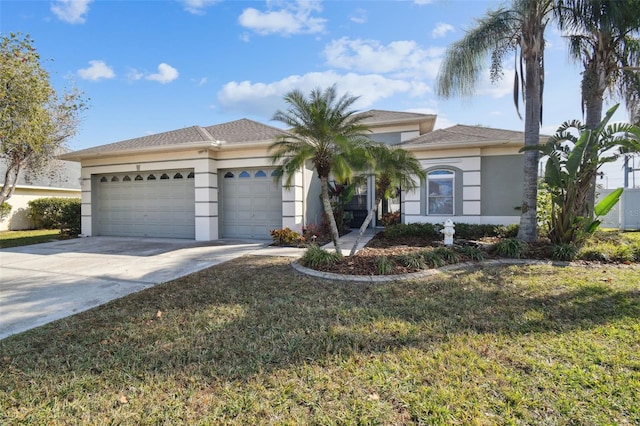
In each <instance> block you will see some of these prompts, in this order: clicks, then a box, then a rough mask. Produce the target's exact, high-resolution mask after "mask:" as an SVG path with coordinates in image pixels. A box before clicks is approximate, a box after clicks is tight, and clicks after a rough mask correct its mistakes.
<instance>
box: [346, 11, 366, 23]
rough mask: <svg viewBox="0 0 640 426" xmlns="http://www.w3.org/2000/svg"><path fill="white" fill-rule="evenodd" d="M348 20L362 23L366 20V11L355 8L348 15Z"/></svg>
mask: <svg viewBox="0 0 640 426" xmlns="http://www.w3.org/2000/svg"><path fill="white" fill-rule="evenodd" d="M349 20H350V21H351V22H355V23H356V24H364V23H366V22H367V11H366V10H364V9H356V10H355V11H354V12H353V13H352V14H351V16H350V17H349Z"/></svg>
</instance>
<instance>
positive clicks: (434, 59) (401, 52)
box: [323, 37, 445, 78]
mask: <svg viewBox="0 0 640 426" xmlns="http://www.w3.org/2000/svg"><path fill="white" fill-rule="evenodd" d="M444 51H445V49H443V48H429V49H423V48H422V47H420V46H419V45H418V44H417V43H416V42H415V41H409V40H400V41H393V42H391V43H389V44H387V45H383V44H381V43H380V42H378V41H376V40H360V39H349V38H347V37H343V38H341V39H338V40H333V41H332V42H331V43H329V44H328V45H327V46H326V47H325V49H324V52H323V53H324V55H325V57H326V58H327V64H328V65H330V66H332V67H337V68H342V69H347V70H354V71H359V72H367V73H368V72H372V73H392V74H393V75H394V77H398V78H407V77H414V78H435V76H436V75H437V73H438V68H439V67H440V61H441V57H442V55H443V54H444Z"/></svg>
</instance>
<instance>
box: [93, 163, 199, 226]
mask: <svg viewBox="0 0 640 426" xmlns="http://www.w3.org/2000/svg"><path fill="white" fill-rule="evenodd" d="M189 176H191V177H189ZM154 177H155V179H153V178H154ZM161 177H162V179H161ZM136 178H138V180H136ZM193 182H194V179H193V173H192V171H191V170H173V171H157V172H145V173H120V174H109V175H100V176H98V177H97V185H98V213H97V214H98V219H97V221H98V233H99V235H113V236H132V237H161V238H195V189H194V183H193Z"/></svg>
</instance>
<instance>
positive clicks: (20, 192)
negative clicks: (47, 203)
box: [0, 159, 80, 231]
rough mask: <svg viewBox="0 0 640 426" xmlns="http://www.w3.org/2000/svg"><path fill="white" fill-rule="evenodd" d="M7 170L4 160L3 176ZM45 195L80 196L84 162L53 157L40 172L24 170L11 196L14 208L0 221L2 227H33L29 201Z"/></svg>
mask: <svg viewBox="0 0 640 426" xmlns="http://www.w3.org/2000/svg"><path fill="white" fill-rule="evenodd" d="M6 170H7V168H6V164H5V163H4V162H2V161H0V178H3V179H4V176H5V173H6ZM3 183H4V182H2V183H0V185H2V184H3ZM45 197H65V198H80V165H79V164H78V163H76V162H73V161H61V160H56V159H53V160H51V161H50V162H49V164H48V165H47V166H46V167H45V168H44V170H42V171H40V172H38V173H32V172H30V171H29V170H28V169H27V170H25V171H23V172H22V173H21V175H20V177H19V179H18V184H17V185H16V189H15V192H14V193H13V196H11V198H9V199H8V200H7V203H9V204H10V205H11V212H10V213H9V215H8V216H7V217H6V218H5V219H4V220H2V221H0V231H6V230H11V231H17V230H22V229H33V226H34V225H33V221H32V220H31V219H29V215H28V213H29V212H28V208H29V206H28V203H29V201H32V200H35V199H37V198H45Z"/></svg>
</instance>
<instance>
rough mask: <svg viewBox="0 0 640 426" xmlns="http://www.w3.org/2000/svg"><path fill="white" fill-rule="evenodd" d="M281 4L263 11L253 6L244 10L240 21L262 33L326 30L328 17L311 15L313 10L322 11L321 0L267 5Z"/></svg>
mask: <svg viewBox="0 0 640 426" xmlns="http://www.w3.org/2000/svg"><path fill="white" fill-rule="evenodd" d="M272 5H275V6H280V7H281V8H280V9H270V10H268V11H266V12H261V11H259V10H257V9H254V8H252V7H250V8H247V9H245V10H243V11H242V14H241V15H240V17H239V18H238V22H239V23H240V25H242V26H243V27H245V28H248V29H250V30H252V31H254V32H256V33H258V34H260V35H269V34H280V35H283V36H288V35H291V34H311V33H319V32H322V31H324V24H325V22H326V19H323V18H318V17H314V16H311V15H312V13H313V12H320V11H321V10H322V7H321V6H320V2H319V1H315V0H306V1H305V0H298V1H296V2H287V1H284V2H267V6H268V7H270V6H272Z"/></svg>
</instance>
